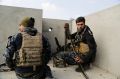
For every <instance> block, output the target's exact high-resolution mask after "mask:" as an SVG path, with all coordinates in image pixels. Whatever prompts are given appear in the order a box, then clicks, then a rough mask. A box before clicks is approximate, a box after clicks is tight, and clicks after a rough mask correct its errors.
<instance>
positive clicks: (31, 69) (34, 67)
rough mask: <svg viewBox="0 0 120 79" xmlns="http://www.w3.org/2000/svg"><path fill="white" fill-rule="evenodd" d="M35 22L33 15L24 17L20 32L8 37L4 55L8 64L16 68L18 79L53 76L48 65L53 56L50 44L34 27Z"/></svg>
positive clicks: (42, 78) (38, 78) (39, 78)
mask: <svg viewBox="0 0 120 79" xmlns="http://www.w3.org/2000/svg"><path fill="white" fill-rule="evenodd" d="M34 22H35V20H34V18H32V17H26V18H24V19H23V20H22V21H21V23H20V26H19V30H20V33H17V34H16V35H13V36H10V37H9V38H8V43H7V46H6V52H5V55H4V56H5V60H6V64H7V66H8V67H9V68H11V69H15V73H16V76H17V78H18V79H45V77H49V78H52V74H51V69H50V68H49V66H48V65H47V63H48V62H49V60H50V58H51V48H50V44H49V42H48V40H47V39H46V38H45V37H44V36H43V35H42V34H41V33H39V32H38V31H37V29H36V28H34ZM14 56H15V59H14Z"/></svg>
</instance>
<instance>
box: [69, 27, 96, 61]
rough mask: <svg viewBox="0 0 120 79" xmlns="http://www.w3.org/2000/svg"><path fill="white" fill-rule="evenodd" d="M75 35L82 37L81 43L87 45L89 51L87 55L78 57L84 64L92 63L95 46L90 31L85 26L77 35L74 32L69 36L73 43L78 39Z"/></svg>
mask: <svg viewBox="0 0 120 79" xmlns="http://www.w3.org/2000/svg"><path fill="white" fill-rule="evenodd" d="M77 34H78V36H79V37H80V36H81V35H82V38H81V41H82V42H84V43H86V44H88V46H89V48H90V51H89V53H87V55H80V56H81V59H82V60H83V61H84V62H86V63H89V62H93V61H94V60H95V55H96V48H97V45H96V42H95V39H94V37H93V33H92V31H91V30H90V28H89V27H88V26H86V25H85V27H84V29H83V30H82V31H81V32H79V33H77V32H75V33H74V34H72V35H71V38H72V39H74V41H76V40H77V39H78V38H77V37H76V35H77Z"/></svg>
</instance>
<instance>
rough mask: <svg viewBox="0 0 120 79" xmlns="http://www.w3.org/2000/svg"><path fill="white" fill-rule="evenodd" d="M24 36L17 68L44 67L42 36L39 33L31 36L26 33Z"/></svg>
mask: <svg viewBox="0 0 120 79" xmlns="http://www.w3.org/2000/svg"><path fill="white" fill-rule="evenodd" d="M21 34H22V46H21V48H20V50H19V52H18V55H17V64H16V65H17V66H22V67H26V66H39V65H42V35H41V34H40V33H37V34H36V35H35V36H31V35H29V34H27V33H25V32H23V33H21Z"/></svg>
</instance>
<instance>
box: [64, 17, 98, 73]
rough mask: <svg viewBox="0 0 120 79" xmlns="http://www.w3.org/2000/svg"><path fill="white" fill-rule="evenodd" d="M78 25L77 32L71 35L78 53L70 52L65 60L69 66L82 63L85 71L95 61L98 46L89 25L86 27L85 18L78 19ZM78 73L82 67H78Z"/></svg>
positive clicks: (65, 56)
mask: <svg viewBox="0 0 120 79" xmlns="http://www.w3.org/2000/svg"><path fill="white" fill-rule="evenodd" d="M76 25H77V32H75V33H74V34H72V35H70V38H71V39H72V41H73V43H74V50H75V51H76V52H77V53H73V52H70V53H68V54H65V55H64V57H63V58H64V60H65V61H66V62H67V63H68V64H78V63H81V64H82V65H83V67H84V69H88V68H89V66H90V63H92V62H93V61H94V60H95V55H96V47H97V45H96V42H95V39H94V37H93V33H92V31H91V30H90V28H89V27H88V26H87V25H85V18H84V17H78V18H77V19H76ZM68 39H69V38H68ZM81 46H83V48H81ZM84 47H85V48H84ZM76 71H78V72H79V71H80V67H78V68H77V69H76Z"/></svg>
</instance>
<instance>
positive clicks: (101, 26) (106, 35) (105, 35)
mask: <svg viewBox="0 0 120 79" xmlns="http://www.w3.org/2000/svg"><path fill="white" fill-rule="evenodd" d="M85 18H86V24H87V25H89V26H90V28H91V30H92V31H93V33H94V37H95V39H96V42H97V45H98V51H97V57H96V62H95V64H96V65H97V66H99V67H100V68H102V69H105V70H107V71H109V72H111V73H113V74H115V75H117V76H119V77H120V68H119V67H120V44H119V42H120V34H119V32H120V5H116V6H114V7H112V8H108V9H106V10H103V11H100V12H97V13H94V14H91V15H88V16H86V17H85ZM73 27H75V23H74V22H73ZM75 30H76V28H74V29H73V32H74V31H75ZM119 79H120V78H119Z"/></svg>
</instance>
